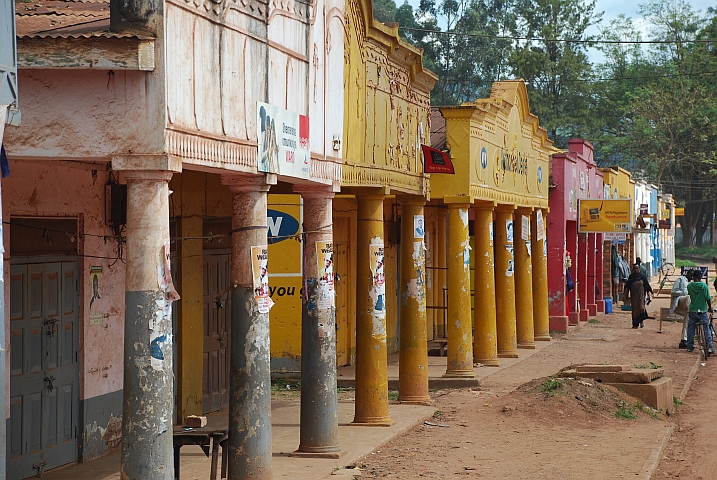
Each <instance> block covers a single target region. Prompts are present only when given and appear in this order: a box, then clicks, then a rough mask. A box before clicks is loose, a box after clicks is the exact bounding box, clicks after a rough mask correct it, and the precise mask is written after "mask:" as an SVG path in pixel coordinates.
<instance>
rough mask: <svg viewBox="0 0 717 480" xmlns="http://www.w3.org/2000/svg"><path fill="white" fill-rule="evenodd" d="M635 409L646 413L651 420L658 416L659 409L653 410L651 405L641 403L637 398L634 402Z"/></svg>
mask: <svg viewBox="0 0 717 480" xmlns="http://www.w3.org/2000/svg"><path fill="white" fill-rule="evenodd" d="M635 409H636V410H640V411H641V412H642V413H646V414H647V415H649V416H650V418H652V419H653V420H657V419H658V418H660V412H659V411H657V410H655V409H654V408H652V407H648V406H647V405H645V404H644V403H642V402H641V401H640V400H637V401H636V402H635Z"/></svg>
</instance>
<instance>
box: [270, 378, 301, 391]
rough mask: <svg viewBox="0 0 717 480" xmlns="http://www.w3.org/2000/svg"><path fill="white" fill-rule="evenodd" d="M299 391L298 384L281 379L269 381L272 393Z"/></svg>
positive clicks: (299, 386) (299, 385) (299, 384)
mask: <svg viewBox="0 0 717 480" xmlns="http://www.w3.org/2000/svg"><path fill="white" fill-rule="evenodd" d="M300 390H301V383H300V382H292V381H287V380H282V379H275V380H272V381H271V391H272V392H287V391H288V392H292V391H294V392H297V393H298V392H299V391H300Z"/></svg>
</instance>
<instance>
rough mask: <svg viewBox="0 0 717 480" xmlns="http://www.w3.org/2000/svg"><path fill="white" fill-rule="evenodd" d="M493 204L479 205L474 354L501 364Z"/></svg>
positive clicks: (494, 364)
mask: <svg viewBox="0 0 717 480" xmlns="http://www.w3.org/2000/svg"><path fill="white" fill-rule="evenodd" d="M493 208H494V205H493V204H489V205H485V206H483V205H479V206H476V208H475V209H474V210H475V236H474V239H475V252H474V256H473V258H475V275H474V277H473V278H474V281H473V285H474V288H473V291H474V293H473V295H474V297H473V300H474V303H473V319H474V320H473V323H474V334H473V335H474V337H473V356H474V360H475V361H476V362H480V363H482V364H483V365H485V366H488V367H497V366H500V363H499V362H498V341H497V334H496V316H495V268H494V259H493V238H492V237H493Z"/></svg>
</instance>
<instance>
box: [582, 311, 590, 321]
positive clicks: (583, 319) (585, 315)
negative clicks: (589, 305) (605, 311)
mask: <svg viewBox="0 0 717 480" xmlns="http://www.w3.org/2000/svg"><path fill="white" fill-rule="evenodd" d="M589 313H590V312H588V311H587V310H580V321H581V322H587V321H588V318H590V317H589Z"/></svg>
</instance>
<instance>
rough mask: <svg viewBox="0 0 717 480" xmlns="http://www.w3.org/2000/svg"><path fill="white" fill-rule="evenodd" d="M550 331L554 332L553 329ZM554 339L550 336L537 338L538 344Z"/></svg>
mask: <svg viewBox="0 0 717 480" xmlns="http://www.w3.org/2000/svg"><path fill="white" fill-rule="evenodd" d="M550 330H551V331H552V330H553V329H552V328H550ZM552 339H553V338H552V337H551V336H550V335H541V336H540V337H535V341H536V342H549V341H551V340H552Z"/></svg>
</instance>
